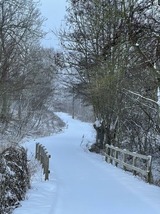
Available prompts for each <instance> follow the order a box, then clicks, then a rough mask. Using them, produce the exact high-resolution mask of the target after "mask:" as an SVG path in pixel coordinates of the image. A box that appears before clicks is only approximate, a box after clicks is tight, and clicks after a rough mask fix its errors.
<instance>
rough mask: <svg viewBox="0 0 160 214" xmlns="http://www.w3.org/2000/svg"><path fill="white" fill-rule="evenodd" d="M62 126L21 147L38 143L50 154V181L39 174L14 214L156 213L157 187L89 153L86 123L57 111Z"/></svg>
mask: <svg viewBox="0 0 160 214" xmlns="http://www.w3.org/2000/svg"><path fill="white" fill-rule="evenodd" d="M57 114H58V115H59V117H61V118H62V120H64V122H66V123H67V126H66V129H64V131H63V132H61V133H59V134H55V135H53V136H50V137H44V138H41V139H38V140H36V141H34V140H31V141H29V142H28V143H26V147H27V148H28V151H29V154H31V153H33V154H34V150H35V143H36V142H40V143H42V144H43V145H44V146H45V147H46V148H47V150H48V152H49V154H50V155H51V159H50V171H51V173H50V180H49V181H44V180H43V175H42V174H41V170H40V171H39V172H38V173H37V174H36V175H35V177H34V179H33V181H32V188H31V189H30V190H29V191H28V194H27V199H26V200H25V201H23V202H22V203H21V204H22V206H21V207H20V208H17V209H16V210H15V211H14V214H159V213H160V188H159V187H156V186H153V185H149V184H147V183H145V182H143V181H141V180H140V179H138V178H136V177H134V176H132V175H130V174H129V173H127V172H124V171H122V170H121V169H118V168H116V167H114V166H112V165H109V164H107V163H106V162H105V161H104V157H102V156H100V155H97V154H94V153H90V152H88V150H87V149H86V146H85V144H87V143H88V142H93V141H94V130H93V128H92V125H91V124H89V123H83V122H80V121H78V120H73V119H72V118H71V117H70V116H69V115H67V114H65V113H57Z"/></svg>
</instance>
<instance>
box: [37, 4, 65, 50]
mask: <svg viewBox="0 0 160 214" xmlns="http://www.w3.org/2000/svg"><path fill="white" fill-rule="evenodd" d="M40 4H41V7H40V9H41V13H42V16H43V17H45V18H47V21H46V22H45V23H44V26H43V28H44V30H45V31H47V32H48V31H50V33H49V34H48V35H47V36H46V39H45V40H42V44H43V45H44V46H46V47H54V48H58V40H57V38H56V36H55V35H54V34H53V33H52V32H51V31H52V30H56V29H59V27H60V26H61V23H62V21H63V20H64V15H65V7H66V5H67V3H66V0H40Z"/></svg>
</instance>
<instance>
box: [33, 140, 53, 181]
mask: <svg viewBox="0 0 160 214" xmlns="http://www.w3.org/2000/svg"><path fill="white" fill-rule="evenodd" d="M35 158H36V159H37V160H38V161H39V162H40V163H41V164H42V168H43V174H45V180H49V173H50V170H49V158H51V156H50V155H49V154H48V152H47V150H46V148H45V147H44V146H42V145H41V144H40V143H36V155H35Z"/></svg>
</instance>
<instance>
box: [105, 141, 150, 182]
mask: <svg viewBox="0 0 160 214" xmlns="http://www.w3.org/2000/svg"><path fill="white" fill-rule="evenodd" d="M105 159H106V161H107V162H108V163H112V164H113V162H114V164H115V166H117V165H118V164H120V165H121V166H122V167H123V169H124V170H131V171H132V172H133V174H134V175H136V174H137V173H140V174H142V175H144V176H145V177H146V181H147V182H149V183H151V161H152V157H151V156H146V155H141V154H138V153H136V152H130V151H128V150H126V149H120V148H118V147H114V146H112V145H108V144H106V152H105ZM137 162H138V163H139V165H138V164H137ZM140 163H143V169H142V168H141V166H140Z"/></svg>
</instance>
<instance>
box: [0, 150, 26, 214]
mask: <svg viewBox="0 0 160 214" xmlns="http://www.w3.org/2000/svg"><path fill="white" fill-rule="evenodd" d="M27 162H28V161H27V152H26V150H25V149H24V148H23V147H9V148H7V149H5V150H4V151H3V152H2V153H1V154H0V187H1V190H0V213H1V214H9V213H11V212H12V210H13V209H14V208H16V207H17V206H18V205H19V203H20V201H21V200H23V199H24V198H25V194H26V191H27V189H28V188H29V186H30V175H29V170H28V163H27Z"/></svg>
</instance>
